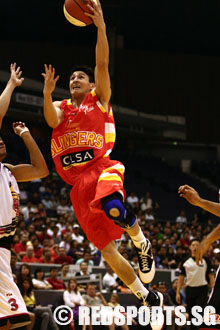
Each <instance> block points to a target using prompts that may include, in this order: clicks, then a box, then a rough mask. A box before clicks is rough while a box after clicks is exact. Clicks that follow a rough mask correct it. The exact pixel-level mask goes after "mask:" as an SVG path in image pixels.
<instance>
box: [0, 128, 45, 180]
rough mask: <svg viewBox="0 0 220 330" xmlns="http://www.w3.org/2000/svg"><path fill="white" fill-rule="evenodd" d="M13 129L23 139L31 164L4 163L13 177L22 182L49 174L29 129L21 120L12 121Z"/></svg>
mask: <svg viewBox="0 0 220 330" xmlns="http://www.w3.org/2000/svg"><path fill="white" fill-rule="evenodd" d="M13 129H14V132H15V134H17V135H19V136H20V137H21V138H22V139H23V141H24V143H25V145H26V147H27V149H28V151H29V155H30V160H31V164H20V165H15V166H13V165H10V164H6V165H7V167H8V168H9V169H10V170H11V172H12V174H13V175H14V177H15V179H16V180H17V181H20V182H24V181H31V180H34V179H39V178H44V177H45V176H47V175H48V174H49V171H48V168H47V164H46V162H45V160H44V157H43V155H42V153H41V151H40V149H39V148H38V145H37V143H36V142H35V141H34V139H33V137H32V136H31V134H30V132H29V129H28V128H27V127H26V126H25V124H24V123H22V122H16V123H13Z"/></svg>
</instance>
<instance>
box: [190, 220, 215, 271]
mask: <svg viewBox="0 0 220 330" xmlns="http://www.w3.org/2000/svg"><path fill="white" fill-rule="evenodd" d="M218 239H220V224H219V225H218V226H217V227H216V228H215V229H213V231H211V233H209V234H208V235H207V236H206V237H205V238H204V240H203V241H202V242H201V243H200V244H199V246H198V248H197V251H196V263H197V265H199V262H200V261H202V257H203V256H204V254H205V253H206V251H207V250H208V248H209V246H210V244H212V243H213V242H215V241H217V240H218Z"/></svg>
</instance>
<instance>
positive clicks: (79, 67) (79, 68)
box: [70, 65, 95, 83]
mask: <svg viewBox="0 0 220 330" xmlns="http://www.w3.org/2000/svg"><path fill="white" fill-rule="evenodd" d="M75 71H82V72H84V73H85V74H87V76H88V77H89V82H90V83H94V82H95V75H94V70H93V69H92V68H90V67H89V66H86V65H76V66H74V67H73V68H72V70H71V72H70V77H71V76H72V74H73V72H75Z"/></svg>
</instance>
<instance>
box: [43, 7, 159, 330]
mask: <svg viewBox="0 0 220 330" xmlns="http://www.w3.org/2000/svg"><path fill="white" fill-rule="evenodd" d="M88 7H89V8H90V10H91V11H92V14H86V15H88V16H89V17H91V19H92V20H93V22H94V24H95V26H96V27H97V44H96V67H95V72H93V71H91V70H90V69H88V68H86V67H75V68H74V70H73V71H72V74H71V76H70V81H69V88H70V94H71V99H69V100H63V101H61V102H60V101H58V102H53V101H52V93H53V91H54V89H55V85H56V82H57V80H58V79H59V76H57V77H55V69H54V68H52V66H51V65H49V66H47V65H45V73H43V74H42V75H43V77H44V91H43V93H44V116H45V119H46V121H47V123H48V125H49V126H50V127H52V128H53V134H52V141H51V150H52V157H53V160H54V163H55V165H56V169H57V172H58V173H59V175H60V176H61V177H62V178H63V180H64V181H65V182H67V183H68V184H70V185H72V186H73V188H72V190H71V195H70V197H71V201H72V204H73V207H74V210H75V213H76V216H77V219H78V221H79V223H80V225H81V227H82V229H83V230H84V232H85V233H86V235H87V237H88V239H89V240H90V241H92V242H93V243H94V245H95V246H96V247H97V248H98V249H99V250H100V251H101V252H102V255H103V257H104V259H105V260H106V261H107V262H108V264H109V265H110V266H111V267H112V269H113V270H114V272H115V273H116V274H117V275H118V277H119V278H120V279H121V280H122V281H123V282H124V283H125V284H126V285H127V286H128V287H129V288H130V289H131V290H132V292H133V293H134V294H135V295H136V296H137V297H138V298H139V299H140V300H141V301H142V303H143V304H145V305H148V306H149V307H151V306H153V305H155V306H161V305H162V295H161V294H160V293H158V292H153V291H149V290H147V289H146V288H145V287H144V286H143V284H142V283H141V281H140V279H139V278H138V277H137V276H136V275H135V272H134V270H133V269H132V267H131V266H130V264H129V263H128V262H127V261H126V260H125V259H124V258H123V257H122V256H121V254H120V253H119V252H118V250H117V248H116V245H115V242H114V240H115V239H119V238H120V237H121V234H122V233H123V230H126V231H127V233H128V234H129V236H130V237H131V239H132V241H133V243H134V245H135V247H136V250H137V254H138V258H139V267H140V268H139V274H140V277H141V279H142V281H143V282H145V283H149V282H151V281H152V279H153V277H154V273H155V265H154V260H153V256H152V252H151V243H150V241H149V240H148V239H146V238H145V237H144V235H143V232H142V231H141V229H140V227H139V225H138V223H137V221H136V217H135V216H134V215H133V214H132V213H131V212H130V210H128V209H127V208H126V206H125V204H124V200H125V191H124V189H123V176H124V166H123V165H122V164H121V163H120V162H118V161H112V160H110V159H109V155H110V153H111V151H112V149H113V146H114V142H115V124H114V118H113V113H112V109H111V107H110V105H109V100H110V97H111V88H110V78H109V72H108V64H109V46H108V41H107V36H106V26H105V22H104V18H103V13H102V8H101V5H100V2H99V1H97V4H95V3H94V2H93V6H90V5H88ZM94 76H95V77H94ZM153 328H154V329H155V330H158V329H160V328H161V324H160V325H159V324H156V323H155V325H154V327H153Z"/></svg>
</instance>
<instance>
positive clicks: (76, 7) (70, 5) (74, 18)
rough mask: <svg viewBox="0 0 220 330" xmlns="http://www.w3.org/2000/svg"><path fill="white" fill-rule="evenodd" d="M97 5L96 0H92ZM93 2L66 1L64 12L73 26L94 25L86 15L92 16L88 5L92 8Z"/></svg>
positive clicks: (86, 0)
mask: <svg viewBox="0 0 220 330" xmlns="http://www.w3.org/2000/svg"><path fill="white" fill-rule="evenodd" d="M92 1H94V2H95V3H96V4H97V1H96V0H92ZM92 1H91V0H65V3H64V7H63V11H64V15H65V17H66V19H67V20H68V21H69V22H70V23H71V24H73V25H77V26H87V25H90V24H92V23H93V21H92V19H91V18H90V17H88V16H86V15H85V14H84V13H89V14H92V12H91V10H90V9H89V8H88V6H87V4H89V5H90V6H92Z"/></svg>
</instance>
